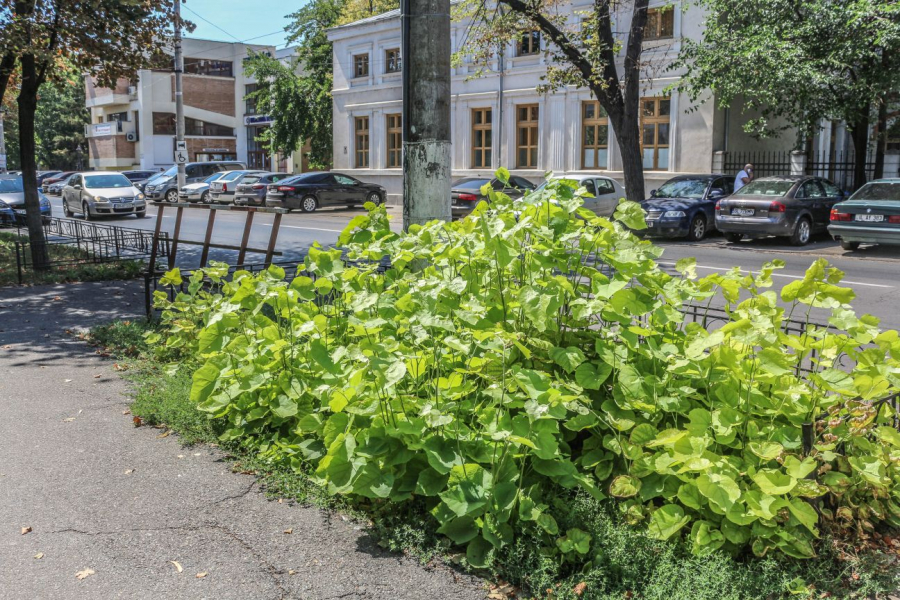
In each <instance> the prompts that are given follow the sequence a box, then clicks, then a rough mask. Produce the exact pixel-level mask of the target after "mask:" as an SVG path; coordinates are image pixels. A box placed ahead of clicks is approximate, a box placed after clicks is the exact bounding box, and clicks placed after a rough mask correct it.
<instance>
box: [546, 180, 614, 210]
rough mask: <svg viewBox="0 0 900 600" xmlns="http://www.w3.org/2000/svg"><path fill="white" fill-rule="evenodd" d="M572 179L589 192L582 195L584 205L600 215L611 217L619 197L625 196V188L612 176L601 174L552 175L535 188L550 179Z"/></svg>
mask: <svg viewBox="0 0 900 600" xmlns="http://www.w3.org/2000/svg"><path fill="white" fill-rule="evenodd" d="M560 180H566V181H574V182H575V183H576V184H578V187H584V189H585V191H586V192H587V193H588V194H589V195H588V196H585V197H584V207H585V208H587V209H588V210H592V211H594V212H595V213H597V214H598V215H599V216H601V217H611V216H612V214H613V213H614V212H616V207H617V206H618V205H619V199H620V198H624V197H625V188H623V187H622V184H621V183H619V182H618V181H616V180H615V179H613V178H612V177H605V176H603V175H566V176H559V177H553V178H551V179H549V180H547V181H545V182H544V183H542V184H541V185H539V186H537V188H535V191H536V192H540V191H541V190H543V189H544V188H545V187H547V184H548V183H549V182H550V181H560Z"/></svg>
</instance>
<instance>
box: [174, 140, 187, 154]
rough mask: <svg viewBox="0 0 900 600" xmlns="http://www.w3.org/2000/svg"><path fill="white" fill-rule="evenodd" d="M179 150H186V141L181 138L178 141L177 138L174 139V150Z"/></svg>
mask: <svg viewBox="0 0 900 600" xmlns="http://www.w3.org/2000/svg"><path fill="white" fill-rule="evenodd" d="M179 150H180V151H184V152H187V141H185V140H181V141H180V142H179V141H178V140H175V152H178V151H179Z"/></svg>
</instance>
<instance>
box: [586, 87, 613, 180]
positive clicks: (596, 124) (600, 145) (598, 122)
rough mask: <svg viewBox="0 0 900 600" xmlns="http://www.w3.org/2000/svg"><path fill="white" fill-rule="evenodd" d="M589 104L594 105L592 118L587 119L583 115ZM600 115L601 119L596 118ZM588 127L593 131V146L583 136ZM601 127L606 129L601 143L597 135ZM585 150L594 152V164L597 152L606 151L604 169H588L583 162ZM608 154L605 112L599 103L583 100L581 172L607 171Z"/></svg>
mask: <svg viewBox="0 0 900 600" xmlns="http://www.w3.org/2000/svg"><path fill="white" fill-rule="evenodd" d="M591 104H593V105H594V117H592V118H590V119H588V118H587V117H585V116H584V115H585V112H586V109H587V106H588V105H591ZM601 113H602V114H603V116H602V117H600V116H598V115H600V114H601ZM588 127H591V128H593V130H594V143H593V144H588V143H587V142H586V140H587V135H585V132H586V131H587V129H588ZM601 127H606V137H605V138H603V140H602V141H601V139H600V136H599V135H598V133H599V129H600V128H601ZM587 150H593V151H594V157H595V162H596V157H597V156H598V154H599V151H600V150H606V151H607V158H606V166H605V167H598V166H593V167H588V166H587V164H586V163H587V161H586V160H585V154H586V151H587ZM608 152H609V117H608V116H606V111H605V110H603V107H602V106H600V103H599V102H597V101H596V100H585V101H584V102H582V103H581V168H582V170H585V171H606V170H608V169H609V154H608Z"/></svg>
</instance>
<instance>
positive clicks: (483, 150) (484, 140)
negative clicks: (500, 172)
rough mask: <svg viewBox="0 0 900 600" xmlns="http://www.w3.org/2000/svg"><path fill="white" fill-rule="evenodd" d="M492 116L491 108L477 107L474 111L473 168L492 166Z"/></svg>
mask: <svg viewBox="0 0 900 600" xmlns="http://www.w3.org/2000/svg"><path fill="white" fill-rule="evenodd" d="M491 118H492V111H491V109H490V108H476V109H475V110H473V111H472V168H473V169H488V168H490V167H491V147H492V140H491Z"/></svg>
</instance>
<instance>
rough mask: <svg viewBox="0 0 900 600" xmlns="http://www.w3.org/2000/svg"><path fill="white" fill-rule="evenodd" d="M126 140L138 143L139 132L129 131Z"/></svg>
mask: <svg viewBox="0 0 900 600" xmlns="http://www.w3.org/2000/svg"><path fill="white" fill-rule="evenodd" d="M125 139H126V140H127V141H129V142H136V141H137V132H136V131H129V132H128V133H126V134H125Z"/></svg>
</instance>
